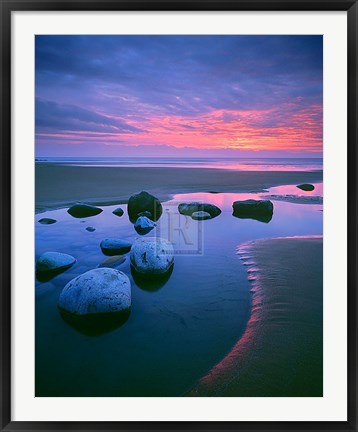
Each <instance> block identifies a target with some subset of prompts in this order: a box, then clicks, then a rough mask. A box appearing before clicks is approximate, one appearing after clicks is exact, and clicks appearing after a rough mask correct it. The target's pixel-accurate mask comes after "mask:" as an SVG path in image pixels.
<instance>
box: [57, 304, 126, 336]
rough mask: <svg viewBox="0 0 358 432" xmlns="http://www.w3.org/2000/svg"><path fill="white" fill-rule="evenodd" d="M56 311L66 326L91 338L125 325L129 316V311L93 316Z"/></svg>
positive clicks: (61, 310)
mask: <svg viewBox="0 0 358 432" xmlns="http://www.w3.org/2000/svg"><path fill="white" fill-rule="evenodd" d="M58 310H59V312H60V315H61V318H62V319H63V320H64V321H65V323H66V324H68V325H70V326H71V327H72V328H74V329H75V330H76V331H78V332H79V333H81V334H83V335H85V336H92V337H95V336H101V335H103V334H105V333H109V332H112V331H113V330H116V329H117V328H119V327H121V326H122V325H123V324H124V323H126V322H127V321H128V318H129V316H130V310H126V311H121V312H116V313H106V314H94V315H74V314H70V313H68V312H66V311H64V310H63V309H58Z"/></svg>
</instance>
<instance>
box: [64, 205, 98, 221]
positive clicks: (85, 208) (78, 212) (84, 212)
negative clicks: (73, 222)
mask: <svg viewBox="0 0 358 432" xmlns="http://www.w3.org/2000/svg"><path fill="white" fill-rule="evenodd" d="M102 211H103V210H102V209H101V208H99V207H95V206H92V205H89V204H75V205H74V206H72V207H70V208H69V209H68V210H67V213H69V214H70V215H71V216H73V217H75V218H84V217H90V216H96V215H98V214H100V213H102Z"/></svg>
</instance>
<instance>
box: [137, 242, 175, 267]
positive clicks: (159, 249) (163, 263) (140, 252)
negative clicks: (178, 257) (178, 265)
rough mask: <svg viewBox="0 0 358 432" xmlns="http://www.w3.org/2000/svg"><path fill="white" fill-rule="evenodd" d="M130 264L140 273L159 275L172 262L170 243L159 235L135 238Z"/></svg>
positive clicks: (170, 265) (172, 251)
mask: <svg viewBox="0 0 358 432" xmlns="http://www.w3.org/2000/svg"><path fill="white" fill-rule="evenodd" d="M130 259H131V265H132V266H133V268H134V270H135V271H136V272H138V273H140V274H142V275H161V274H164V273H166V272H168V271H169V270H170V269H171V267H172V266H173V264H174V249H173V246H172V244H171V243H170V242H169V241H168V240H166V239H162V238H159V237H148V238H140V239H137V240H136V241H135V242H134V244H133V246H132V249H131V255H130Z"/></svg>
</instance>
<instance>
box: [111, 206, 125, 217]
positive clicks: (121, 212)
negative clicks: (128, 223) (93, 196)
mask: <svg viewBox="0 0 358 432" xmlns="http://www.w3.org/2000/svg"><path fill="white" fill-rule="evenodd" d="M112 213H113V214H115V215H116V216H123V213H124V211H123V209H121V208H120V207H118V208H116V209H115V210H113V211H112Z"/></svg>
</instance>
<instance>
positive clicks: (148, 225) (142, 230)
mask: <svg viewBox="0 0 358 432" xmlns="http://www.w3.org/2000/svg"><path fill="white" fill-rule="evenodd" d="M154 227H156V223H155V222H153V221H152V220H150V219H148V218H147V217H146V216H139V218H138V219H137V221H136V223H135V224H134V228H135V230H136V231H137V233H138V234H140V235H144V234H148V233H149V232H150V231H152V229H153V228H154Z"/></svg>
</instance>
